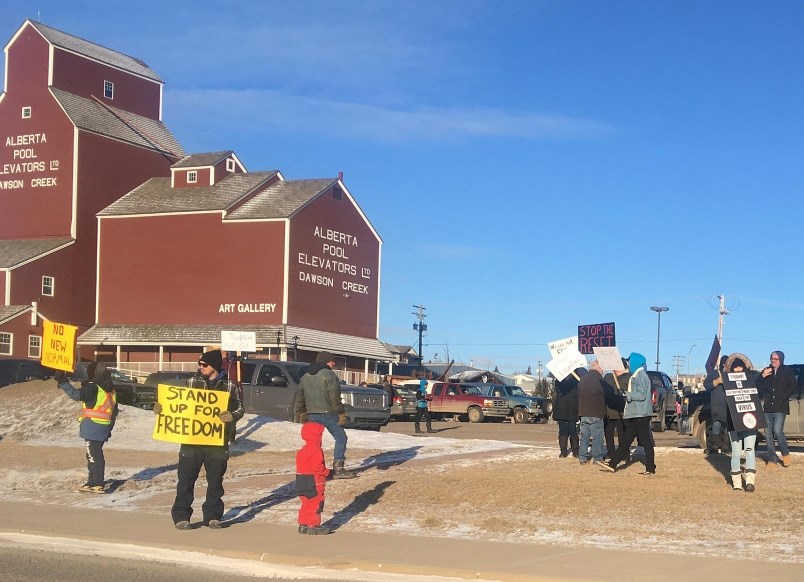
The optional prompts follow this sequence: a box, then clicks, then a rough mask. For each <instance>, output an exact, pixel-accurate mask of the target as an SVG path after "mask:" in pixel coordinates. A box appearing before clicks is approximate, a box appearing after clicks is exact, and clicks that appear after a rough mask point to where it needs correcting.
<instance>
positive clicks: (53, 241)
mask: <svg viewBox="0 0 804 582" xmlns="http://www.w3.org/2000/svg"><path fill="white" fill-rule="evenodd" d="M72 242H73V239H72V238H70V237H54V238H22V239H2V240H0V269H12V268H14V267H17V266H19V265H22V264H23V263H27V262H28V261H30V260H32V259H35V258H36V257H38V256H40V255H44V254H47V253H49V252H51V251H54V250H56V249H58V248H59V247H63V246H66V245H68V244H70V243H72Z"/></svg>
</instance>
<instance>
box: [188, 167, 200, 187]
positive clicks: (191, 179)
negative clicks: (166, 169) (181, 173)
mask: <svg viewBox="0 0 804 582" xmlns="http://www.w3.org/2000/svg"><path fill="white" fill-rule="evenodd" d="M196 182H198V172H196V171H195V170H191V171H189V172H187V183H188V184H195V183H196Z"/></svg>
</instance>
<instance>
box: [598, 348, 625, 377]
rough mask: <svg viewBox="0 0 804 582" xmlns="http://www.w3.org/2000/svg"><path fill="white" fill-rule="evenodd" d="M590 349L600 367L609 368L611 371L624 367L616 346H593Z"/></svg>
mask: <svg viewBox="0 0 804 582" xmlns="http://www.w3.org/2000/svg"><path fill="white" fill-rule="evenodd" d="M592 350H593V351H594V352H595V358H597V361H598V363H599V364H600V368H601V369H603V370H611V371H612V372H614V371H615V370H624V369H625V368H623V360H622V358H621V357H620V350H618V349H617V346H603V347H601V346H595V347H593V348H592Z"/></svg>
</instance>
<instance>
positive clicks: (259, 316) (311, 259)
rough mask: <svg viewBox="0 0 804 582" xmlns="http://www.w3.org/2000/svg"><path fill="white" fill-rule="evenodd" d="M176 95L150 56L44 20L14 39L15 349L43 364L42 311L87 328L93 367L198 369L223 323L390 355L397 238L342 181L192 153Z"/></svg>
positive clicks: (8, 341) (360, 357)
mask: <svg viewBox="0 0 804 582" xmlns="http://www.w3.org/2000/svg"><path fill="white" fill-rule="evenodd" d="M161 97H162V81H161V80H159V78H158V77H157V76H156V74H155V73H153V71H151V70H150V69H149V68H148V67H147V66H146V65H145V64H143V63H142V62H141V61H139V60H137V59H134V58H131V57H127V56H125V55H122V54H120V53H117V52H115V51H111V50H109V49H106V48H103V47H100V46H98V45H95V44H93V43H90V42H87V41H84V40H81V39H78V38H76V37H73V36H70V35H68V34H65V33H62V32H60V31H57V30H55V29H53V28H50V27H47V26H45V25H42V24H40V23H35V22H31V21H28V22H26V23H25V24H23V26H22V27H21V28H20V30H19V31H18V32H17V33H16V34H15V35H14V37H13V38H12V39H11V41H10V42H9V43H8V45H7V46H6V86H5V92H4V93H3V94H2V96H0V120H2V128H3V129H2V130H0V131H2V132H3V133H4V134H5V135H2V136H0V139H2V140H3V143H4V144H5V146H6V147H5V148H4V149H3V151H2V152H1V153H0V170H2V171H3V175H0V204H1V205H2V208H3V209H4V212H3V213H1V214H0V285H2V287H0V288H3V289H5V302H4V304H3V307H1V308H0V357H3V356H6V357H8V356H11V357H38V353H37V351H36V349H34V348H35V346H36V344H37V341H40V342H41V338H39V336H40V335H41V333H40V332H39V330H40V329H41V324H34V323H33V321H34V317H32V313H33V312H37V313H38V314H39V317H40V318H42V317H44V318H47V319H50V320H53V321H60V322H65V323H74V324H77V325H78V326H79V327H80V329H81V332H82V333H81V335H80V337H79V345H80V346H81V348H82V354H83V355H84V356H85V357H99V358H102V359H106V360H109V361H112V362H115V363H116V364H117V365H119V366H121V367H123V368H130V369H137V370H142V371H144V372H147V371H150V370H155V369H165V368H171V367H178V365H180V364H182V363H185V362H193V361H195V359H197V357H198V354H199V353H200V351H202V350H203V349H204V348H205V347H206V346H210V345H216V344H220V340H221V332H222V331H250V332H254V333H255V335H256V340H257V341H256V343H257V350H258V351H259V352H262V353H264V354H265V355H267V356H270V357H272V358H278V359H299V360H310V359H312V357H314V355H315V353H316V352H317V351H319V350H322V349H327V350H329V351H332V352H333V353H335V354H336V355H338V356H339V359H340V360H341V362H342V363H341V362H339V367H341V368H342V369H343V370H353V371H357V372H363V373H366V372H369V373H370V372H372V371H373V370H374V369H376V364H377V362H379V361H387V360H390V359H391V355H390V353H389V352H388V350H387V349H386V348H385V346H384V344H382V342H380V341H379V340H378V339H377V336H378V321H379V288H380V259H381V245H382V241H381V239H380V237H379V235H378V234H377V232H376V231H375V230H374V228H373V227H372V225H371V223H370V221H369V220H368V218H367V217H366V216H365V215H364V213H363V212H362V211H361V209H360V207H359V206H358V205H357V203H356V202H355V200H354V198H353V196H352V194H351V193H350V192H349V191H348V190H347V188H346V187H345V185H344V183H343V179H342V176H340V175H339V176H338V177H332V178H326V179H313V180H286V179H285V178H284V176H283V175H282V174H281V173H280V172H279V171H278V170H272V171H264V172H248V171H247V170H246V168H245V167H244V166H243V164H242V163H241V162H240V160H239V159H238V158H237V156H236V155H235V154H234V152H232V151H228V150H227V151H221V152H214V153H203V154H194V155H185V154H184V152H183V151H182V148H181V146H180V145H179V144H178V142H177V141H176V140H175V139H174V138H173V136H172V135H171V134H170V132H169V131H168V130H167V128H166V127H165V126H164V125H163V124H162V122H161V109H162V108H161ZM37 338H39V339H38V340H37Z"/></svg>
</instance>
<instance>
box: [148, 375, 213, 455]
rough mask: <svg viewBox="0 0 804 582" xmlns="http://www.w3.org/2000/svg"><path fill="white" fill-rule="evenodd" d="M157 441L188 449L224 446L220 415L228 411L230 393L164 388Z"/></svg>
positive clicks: (160, 391)
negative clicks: (194, 446) (180, 445)
mask: <svg viewBox="0 0 804 582" xmlns="http://www.w3.org/2000/svg"><path fill="white" fill-rule="evenodd" d="M157 400H158V402H159V404H161V405H162V412H161V413H160V414H159V415H157V417H156V424H155V425H154V432H153V438H154V439H156V440H158V441H167V442H170V443H182V444H188V445H223V444H224V441H223V427H224V423H223V421H221V419H219V418H218V414H220V413H221V412H223V411H224V410H227V407H228V406H229V393H228V392H225V391H222V390H198V389H196V388H181V387H179V386H170V385H169V384H160V385H159V386H158V387H157Z"/></svg>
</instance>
